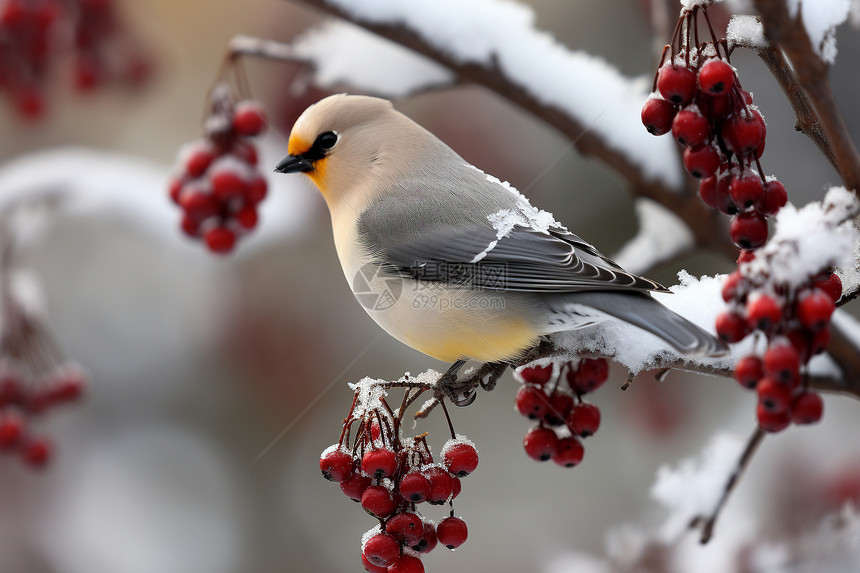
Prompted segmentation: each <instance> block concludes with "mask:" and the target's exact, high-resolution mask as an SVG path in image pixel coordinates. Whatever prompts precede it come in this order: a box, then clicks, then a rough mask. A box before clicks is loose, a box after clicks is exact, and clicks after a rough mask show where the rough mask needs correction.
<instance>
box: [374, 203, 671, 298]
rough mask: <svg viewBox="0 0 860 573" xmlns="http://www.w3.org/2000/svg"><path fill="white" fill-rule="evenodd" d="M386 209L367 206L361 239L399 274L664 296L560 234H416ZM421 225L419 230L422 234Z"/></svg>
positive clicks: (455, 225) (446, 227)
mask: <svg viewBox="0 0 860 573" xmlns="http://www.w3.org/2000/svg"><path fill="white" fill-rule="evenodd" d="M408 225H409V223H408V222H404V219H402V218H399V217H397V215H396V213H391V212H390V211H389V212H387V213H386V214H385V217H382V212H381V211H380V210H379V209H374V208H371V209H369V210H368V211H365V213H363V214H362V216H361V217H360V218H359V222H358V232H359V237H360V238H361V240H362V241H363V242H364V244H365V245H366V246H367V247H368V248H369V250H370V251H371V253H373V255H374V256H375V257H376V259H377V261H378V262H379V263H381V264H382V265H383V266H384V267H386V268H388V269H389V270H390V271H391V272H393V273H396V274H398V275H400V276H404V277H409V278H415V279H421V280H426V281H433V282H444V283H453V284H468V285H469V286H472V287H476V288H485V289H492V290H505V291H525V292H543V293H571V292H580V291H594V290H634V291H643V292H644V291H661V292H668V291H667V289H665V288H664V287H663V286H661V285H660V284H658V283H656V282H654V281H651V280H649V279H646V278H643V277H639V276H636V275H633V274H630V273H628V272H626V271H625V270H624V269H622V268H621V267H619V266H618V265H617V264H616V263H615V262H613V261H612V260H610V259H608V258H607V257H605V256H603V255H602V254H601V253H600V252H599V251H598V250H597V249H595V248H594V246H592V245H591V244H589V243H587V242H586V241H584V240H582V239H581V238H580V237H578V236H576V235H574V234H573V233H571V232H569V231H567V230H566V229H563V228H552V229H550V230H549V232H548V233H542V232H540V231H536V230H534V229H530V228H527V227H520V226H518V227H515V228H514V229H513V230H511V232H510V233H508V234H507V235H506V236H504V237H503V238H501V239H497V231H496V230H495V229H494V228H493V227H492V226H491V225H490V224H489V222H487V223H482V222H481V221H480V220H479V221H477V222H476V221H474V220H469V219H465V220H463V219H461V220H458V221H456V222H452V223H445V222H444V221H440V220H438V219H436V221H435V223H432V226H431V228H430V229H428V228H426V227H427V219H424V220H423V221H422V224H415V225H414V227H413V228H406V227H407V226H408ZM422 227H423V228H422Z"/></svg>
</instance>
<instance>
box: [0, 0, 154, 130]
mask: <svg viewBox="0 0 860 573" xmlns="http://www.w3.org/2000/svg"><path fill="white" fill-rule="evenodd" d="M69 43H71V45H67V44H69ZM70 53H71V54H72V58H68V55H69V54H70ZM67 61H71V62H72V66H73V67H72V73H71V75H72V83H73V85H74V87H75V88H76V89H78V90H80V91H89V90H92V89H93V88H95V87H97V86H99V85H102V84H105V83H109V82H110V83H115V84H119V85H130V86H137V85H139V84H141V83H142V82H143V81H144V80H145V79H147V78H148V77H149V75H150V71H151V64H150V62H149V58H148V57H147V55H146V54H145V52H144V50H143V49H142V48H141V47H140V45H139V44H138V42H137V41H136V40H134V39H133V38H132V37H131V35H130V34H129V33H128V32H127V30H126V28H125V26H124V24H123V21H122V19H121V18H120V17H119V16H118V14H117V10H116V7H115V6H114V2H113V1H112V0H2V1H0V91H4V92H6V94H7V95H8V96H9V97H10V99H11V100H12V101H13V102H14V106H15V109H16V110H17V112H18V113H19V114H20V115H21V116H22V117H24V118H28V119H36V118H39V117H41V116H42V115H43V114H44V111H45V93H46V91H47V89H48V83H49V80H50V78H49V76H50V73H51V72H52V71H53V69H54V67H55V63H65V62H67Z"/></svg>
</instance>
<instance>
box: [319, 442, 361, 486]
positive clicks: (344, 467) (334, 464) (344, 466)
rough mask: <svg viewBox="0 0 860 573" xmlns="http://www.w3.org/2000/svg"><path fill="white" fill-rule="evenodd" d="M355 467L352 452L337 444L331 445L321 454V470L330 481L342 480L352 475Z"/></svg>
mask: <svg viewBox="0 0 860 573" xmlns="http://www.w3.org/2000/svg"><path fill="white" fill-rule="evenodd" d="M353 467H355V466H354V463H353V459H352V454H351V453H349V452H348V451H346V450H345V449H341V448H338V447H337V446H332V447H329V448H328V449H326V450H325V451H324V452H323V453H322V455H320V471H321V472H322V476H323V477H324V478H325V479H327V480H329V481H333V482H335V483H339V482H342V481H343V480H345V479H347V478H348V477H349V476H351V475H352V471H353Z"/></svg>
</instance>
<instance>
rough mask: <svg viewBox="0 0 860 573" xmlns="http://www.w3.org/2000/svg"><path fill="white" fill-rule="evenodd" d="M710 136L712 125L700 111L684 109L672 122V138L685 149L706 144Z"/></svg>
mask: <svg viewBox="0 0 860 573" xmlns="http://www.w3.org/2000/svg"><path fill="white" fill-rule="evenodd" d="M710 134H711V127H710V123H709V122H708V120H707V119H706V118H705V116H703V115H702V114H701V112H699V110H698V109H695V108H693V109H690V108H687V109H682V110H681V111H679V112H678V113H677V114H676V115H675V119H674V120H672V137H674V138H675V139H676V140H677V141H678V143H680V144H681V145H683V146H685V147H693V146H695V145H702V144H704V143H705V142H706V141H707V140H708V136H710ZM714 169H716V167H715V168H714Z"/></svg>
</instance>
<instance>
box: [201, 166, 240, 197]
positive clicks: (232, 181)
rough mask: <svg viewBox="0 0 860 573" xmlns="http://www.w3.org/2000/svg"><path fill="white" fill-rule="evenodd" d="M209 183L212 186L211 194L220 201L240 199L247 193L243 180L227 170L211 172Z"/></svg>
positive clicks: (221, 169)
mask: <svg viewBox="0 0 860 573" xmlns="http://www.w3.org/2000/svg"><path fill="white" fill-rule="evenodd" d="M209 182H210V183H211V184H212V193H213V194H214V195H215V196H216V197H217V198H218V199H220V200H221V201H229V200H230V199H233V198H234V197H241V196H242V195H243V194H244V193H246V191H247V184H246V183H245V180H244V179H242V177H241V176H240V175H239V174H238V173H236V172H235V171H233V170H232V169H228V168H220V169H215V170H214V171H212V174H211V175H210V176H209Z"/></svg>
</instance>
